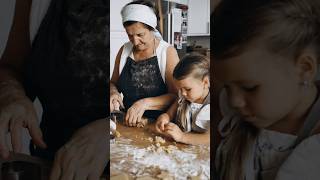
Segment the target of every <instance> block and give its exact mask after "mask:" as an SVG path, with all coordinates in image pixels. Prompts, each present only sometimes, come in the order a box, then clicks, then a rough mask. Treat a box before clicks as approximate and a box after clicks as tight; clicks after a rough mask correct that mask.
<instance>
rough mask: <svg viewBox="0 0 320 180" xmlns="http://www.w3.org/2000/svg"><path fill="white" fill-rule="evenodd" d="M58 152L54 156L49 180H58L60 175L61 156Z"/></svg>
mask: <svg viewBox="0 0 320 180" xmlns="http://www.w3.org/2000/svg"><path fill="white" fill-rule="evenodd" d="M59 152H60V150H59V151H58V152H57V154H56V156H55V159H54V162H53V166H52V169H51V173H50V178H49V180H59V179H60V176H61V173H62V169H61V157H62V154H61V153H59Z"/></svg>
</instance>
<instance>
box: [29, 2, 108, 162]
mask: <svg viewBox="0 0 320 180" xmlns="http://www.w3.org/2000/svg"><path fill="white" fill-rule="evenodd" d="M109 57H110V55H109V2H108V1H107V0H52V1H51V4H50V6H49V9H48V11H47V13H46V16H45V17H44V19H43V21H42V23H41V26H40V28H39V30H38V33H37V36H36V38H35V40H34V42H33V44H32V52H31V55H30V57H29V58H28V60H27V63H26V69H25V77H26V78H25V82H24V83H25V87H26V92H27V95H28V96H29V97H30V98H31V99H34V98H35V97H38V98H39V100H40V102H41V104H42V106H43V115H42V121H41V124H40V127H41V130H42V132H43V138H44V141H45V142H46V143H47V145H48V148H47V149H45V150H43V149H40V148H34V147H33V146H32V145H30V151H31V154H32V155H35V156H39V157H42V158H46V159H49V160H52V159H53V158H54V154H55V152H56V151H57V150H58V149H59V148H60V147H61V146H62V145H63V144H64V143H66V142H67V141H68V140H69V139H70V137H71V136H72V134H73V133H74V132H75V131H76V130H77V129H79V128H80V127H82V126H84V125H86V124H88V123H90V122H92V121H94V120H97V119H100V118H103V117H106V116H107V115H108V114H109V112H108V111H109V107H108V106H109V102H108V101H109V93H108V92H109ZM103 141H106V139H105V140H103Z"/></svg>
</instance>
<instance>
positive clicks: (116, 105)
mask: <svg viewBox="0 0 320 180" xmlns="http://www.w3.org/2000/svg"><path fill="white" fill-rule="evenodd" d="M113 110H115V111H120V104H119V102H117V101H113Z"/></svg>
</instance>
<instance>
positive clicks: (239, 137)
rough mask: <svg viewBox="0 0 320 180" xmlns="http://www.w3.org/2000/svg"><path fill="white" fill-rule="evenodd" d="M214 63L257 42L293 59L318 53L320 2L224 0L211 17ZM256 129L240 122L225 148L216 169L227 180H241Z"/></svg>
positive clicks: (319, 45)
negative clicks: (311, 49) (305, 53)
mask: <svg viewBox="0 0 320 180" xmlns="http://www.w3.org/2000/svg"><path fill="white" fill-rule="evenodd" d="M213 22H214V25H213V60H214V61H221V60H225V59H228V58H231V57H234V56H237V55H240V54H241V53H242V52H244V51H245V50H248V49H247V48H248V46H250V45H251V43H252V42H254V41H255V40H257V39H262V40H263V41H261V42H264V43H265V45H266V46H265V47H266V48H267V49H268V50H269V51H270V52H273V53H277V54H279V55H282V56H285V57H289V59H295V58H296V57H298V56H299V55H300V53H301V52H302V51H303V50H304V49H305V48H307V47H309V46H312V47H314V49H315V50H316V53H317V55H319V54H320V52H319V50H320V1H317V0H223V1H221V3H220V4H219V5H218V7H217V8H216V9H215V11H214V16H213ZM257 134H258V129H257V128H256V127H254V126H252V125H251V124H249V123H247V122H245V121H239V122H238V124H237V125H236V128H234V131H232V134H231V136H230V138H229V139H227V141H226V143H225V144H224V145H225V150H226V151H225V152H224V153H225V154H224V155H225V157H226V160H225V161H224V162H222V163H224V165H223V168H222V169H220V170H218V171H219V172H218V173H219V174H220V177H221V178H222V179H226V180H239V179H240V180H241V179H244V172H243V162H244V160H245V159H246V156H247V153H248V148H249V145H250V144H252V142H253V141H254V139H255V138H256V136H257Z"/></svg>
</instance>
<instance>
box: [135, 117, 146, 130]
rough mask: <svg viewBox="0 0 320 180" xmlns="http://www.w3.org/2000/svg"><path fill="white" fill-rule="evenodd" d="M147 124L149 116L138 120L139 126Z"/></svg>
mask: <svg viewBox="0 0 320 180" xmlns="http://www.w3.org/2000/svg"><path fill="white" fill-rule="evenodd" d="M147 124H148V119H147V118H141V121H140V122H138V124H137V127H138V128H143V127H144V126H145V125H147Z"/></svg>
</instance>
